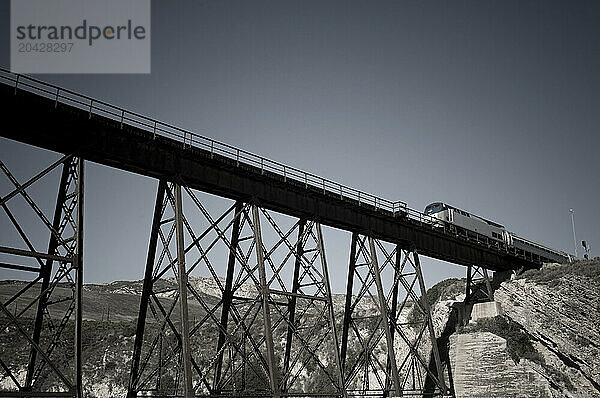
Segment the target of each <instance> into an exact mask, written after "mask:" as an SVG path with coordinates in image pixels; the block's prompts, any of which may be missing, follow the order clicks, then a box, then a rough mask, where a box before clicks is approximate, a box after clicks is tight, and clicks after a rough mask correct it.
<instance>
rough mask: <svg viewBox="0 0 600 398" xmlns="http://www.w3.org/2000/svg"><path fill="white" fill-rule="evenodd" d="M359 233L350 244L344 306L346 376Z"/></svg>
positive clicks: (342, 353)
mask: <svg viewBox="0 0 600 398" xmlns="http://www.w3.org/2000/svg"><path fill="white" fill-rule="evenodd" d="M357 241H358V233H356V232H353V233H352V242H351V243H350V264H349V265H348V281H347V283H346V302H345V305H344V325H343V326H342V342H341V348H340V358H341V366H342V369H343V370H344V374H346V352H347V350H348V333H349V331H350V322H352V289H353V285H354V272H355V270H356V245H357Z"/></svg>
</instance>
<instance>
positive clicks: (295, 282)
mask: <svg viewBox="0 0 600 398" xmlns="http://www.w3.org/2000/svg"><path fill="white" fill-rule="evenodd" d="M305 226H306V220H305V219H300V222H299V224H298V242H297V243H296V259H295V261H294V274H293V277H292V296H291V297H290V298H289V304H288V316H289V322H288V329H287V335H286V341H285V354H284V357H283V374H284V375H287V374H288V371H289V369H290V356H291V353H292V339H293V336H294V330H295V329H296V326H295V322H296V301H297V298H296V294H297V293H298V290H299V289H300V280H299V278H300V268H301V266H302V256H304V227H305ZM286 384H287V382H286ZM282 390H283V392H287V385H284V386H282Z"/></svg>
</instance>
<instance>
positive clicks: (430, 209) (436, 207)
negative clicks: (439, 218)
mask: <svg viewBox="0 0 600 398" xmlns="http://www.w3.org/2000/svg"><path fill="white" fill-rule="evenodd" d="M442 210H444V204H443V203H432V204H430V205H429V206H427V207H426V208H425V214H433V213H439V212H440V211H442Z"/></svg>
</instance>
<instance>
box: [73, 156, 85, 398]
mask: <svg viewBox="0 0 600 398" xmlns="http://www.w3.org/2000/svg"><path fill="white" fill-rule="evenodd" d="M77 171H78V176H77V177H78V178H77V249H76V252H75V265H76V268H75V380H74V387H75V396H76V397H77V398H83V383H82V368H83V358H82V356H81V354H82V347H81V331H82V328H83V231H84V229H83V218H84V213H83V209H84V206H83V199H84V181H85V177H84V160H83V158H81V157H80V158H78V159H77Z"/></svg>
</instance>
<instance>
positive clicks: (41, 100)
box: [0, 72, 539, 271]
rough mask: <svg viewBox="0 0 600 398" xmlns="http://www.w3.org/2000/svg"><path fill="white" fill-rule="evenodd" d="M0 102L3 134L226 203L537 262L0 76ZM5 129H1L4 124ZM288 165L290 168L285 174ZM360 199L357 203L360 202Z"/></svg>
mask: <svg viewBox="0 0 600 398" xmlns="http://www.w3.org/2000/svg"><path fill="white" fill-rule="evenodd" d="M0 77H1V78H2V80H4V81H3V82H2V84H0V104H1V107H2V108H1V109H2V112H3V114H4V117H5V118H7V119H9V120H11V121H12V122H13V123H12V125H13V127H5V128H4V129H2V131H1V132H0V136H3V137H6V138H9V139H12V140H15V141H19V142H23V143H27V144H31V145H34V146H37V147H41V148H45V149H49V150H52V151H56V152H60V153H72V154H75V155H77V156H81V157H83V158H84V159H86V160H89V161H93V162H96V163H100V164H104V165H107V166H112V167H117V168H119V169H123V170H127V171H131V172H134V173H138V174H142V175H146V176H149V177H154V178H158V179H167V180H169V181H176V182H179V183H181V184H183V185H186V186H189V187H190V188H194V189H198V190H202V191H205V192H209V193H212V194H216V195H220V196H223V197H226V198H231V199H234V200H238V199H239V200H243V201H256V202H257V203H259V204H260V205H261V206H263V207H265V208H268V209H271V210H274V211H277V212H281V213H284V214H287V215H290V216H294V217H306V218H311V219H317V220H319V221H320V222H321V223H322V224H323V225H328V226H332V227H336V228H340V229H343V230H347V231H353V232H360V233H363V234H369V235H371V236H373V237H374V238H378V239H382V240H385V241H389V242H393V243H399V244H400V245H401V246H403V247H405V248H407V249H408V248H411V247H412V245H414V246H415V247H416V249H417V250H418V252H419V253H420V254H422V255H425V256H429V257H433V258H437V259H440V260H444V261H448V262H451V263H456V264H460V265H473V264H476V265H481V266H485V267H486V268H489V269H491V270H498V271H502V270H508V269H516V268H519V267H521V266H525V267H532V266H537V265H539V261H538V260H539V259H535V258H527V259H526V258H524V257H523V256H522V255H517V254H516V253H513V252H511V251H510V250H508V249H506V248H502V247H495V246H493V245H489V244H488V243H487V242H481V241H477V240H474V239H470V240H469V239H466V238H465V237H462V236H457V235H455V234H453V233H450V231H445V230H444V229H441V228H434V227H432V226H431V224H430V223H427V222H426V219H427V216H426V215H424V214H422V213H420V212H418V211H415V210H411V209H408V208H406V205H405V204H404V203H402V202H391V201H387V200H385V199H381V198H377V197H375V196H373V195H370V194H367V193H363V192H359V191H357V190H353V189H351V188H348V187H344V186H342V185H340V184H337V183H334V182H332V181H330V180H326V179H321V178H319V177H316V176H314V175H312V174H309V173H304V172H302V171H299V170H297V169H294V168H289V167H287V166H284V165H281V164H279V163H276V162H272V161H269V160H267V159H264V158H261V157H259V156H256V155H252V154H250V153H248V152H245V151H242V150H239V149H237V148H234V147H231V146H228V145H225V144H222V143H219V142H216V141H213V140H210V139H206V138H204V137H200V136H197V135H193V134H191V133H189V132H185V131H183V130H181V129H177V128H175V127H173V126H169V125H166V124H163V123H160V122H157V121H153V120H151V119H148V118H144V117H143V116H141V115H137V114H134V113H131V112H127V111H125V110H122V109H120V108H116V107H112V106H110V105H109V104H105V103H102V102H100V101H96V100H93V99H91V98H88V97H84V96H80V95H78V94H76V93H72V92H69V91H67V90H62V89H60V90H59V89H58V88H56V87H54V86H51V85H46V84H44V83H41V82H39V83H36V82H35V81H33V80H31V81H29V80H27V83H26V82H25V81H24V80H25V78H23V77H21V79H22V80H21V82H19V85H18V89H15V80H14V79H15V75H11V74H7V73H6V72H3V74H2V76H0ZM7 125H8V124H7ZM286 167H287V168H286ZM361 195H362V197H361Z"/></svg>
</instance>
